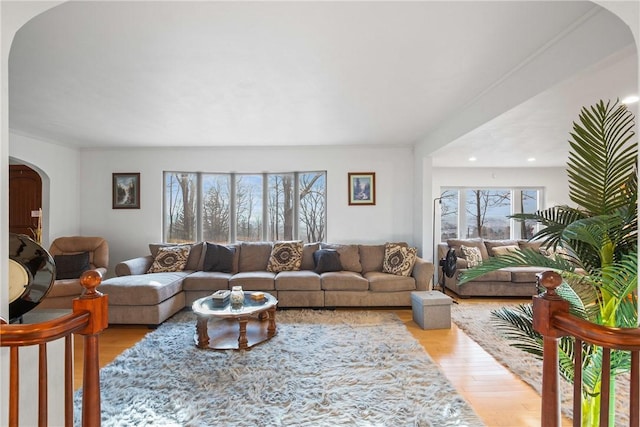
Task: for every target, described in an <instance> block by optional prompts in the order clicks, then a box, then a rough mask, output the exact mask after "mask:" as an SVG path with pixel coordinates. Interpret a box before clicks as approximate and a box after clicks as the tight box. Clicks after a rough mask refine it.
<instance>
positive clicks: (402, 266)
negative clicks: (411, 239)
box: [382, 243, 417, 277]
mask: <svg viewBox="0 0 640 427" xmlns="http://www.w3.org/2000/svg"><path fill="white" fill-rule="evenodd" d="M416 254H417V249H416V248H408V247H407V246H404V245H402V244H398V243H387V244H386V245H385V248H384V260H383V261H382V272H383V273H390V274H395V275H396V276H405V277H409V276H410V275H411V272H412V271H413V265H414V264H415V263H416V256H417V255H416Z"/></svg>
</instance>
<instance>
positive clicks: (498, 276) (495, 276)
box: [458, 269, 511, 287]
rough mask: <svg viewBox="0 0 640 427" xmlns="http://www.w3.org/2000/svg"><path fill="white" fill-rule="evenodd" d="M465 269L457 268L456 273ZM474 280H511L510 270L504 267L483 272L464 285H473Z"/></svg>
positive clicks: (460, 272)
mask: <svg viewBox="0 0 640 427" xmlns="http://www.w3.org/2000/svg"><path fill="white" fill-rule="evenodd" d="M464 271H465V270H464V269H462V270H458V275H460V274H462V273H463V272H464ZM474 282H511V272H510V271H507V270H506V269H500V270H496V271H491V272H489V273H486V274H483V275H482V276H480V277H478V278H476V279H473V282H469V283H467V284H464V285H462V286H463V287H464V286H473V283H474Z"/></svg>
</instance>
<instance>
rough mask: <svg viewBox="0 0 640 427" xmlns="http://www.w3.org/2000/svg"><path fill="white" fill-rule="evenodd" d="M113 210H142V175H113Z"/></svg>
mask: <svg viewBox="0 0 640 427" xmlns="http://www.w3.org/2000/svg"><path fill="white" fill-rule="evenodd" d="M112 208H113V209H140V174H139V173H114V174H113V205H112Z"/></svg>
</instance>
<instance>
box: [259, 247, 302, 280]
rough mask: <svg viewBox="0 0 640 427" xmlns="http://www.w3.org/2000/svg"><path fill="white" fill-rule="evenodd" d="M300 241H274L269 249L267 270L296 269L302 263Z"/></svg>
mask: <svg viewBox="0 0 640 427" xmlns="http://www.w3.org/2000/svg"><path fill="white" fill-rule="evenodd" d="M302 248H303V244H302V242H276V243H274V244H273V249H271V256H270V257H269V263H268V264H267V271H271V272H273V273H277V272H279V271H298V270H300V265H301V264H302Z"/></svg>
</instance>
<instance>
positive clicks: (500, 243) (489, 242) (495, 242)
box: [484, 240, 518, 256]
mask: <svg viewBox="0 0 640 427" xmlns="http://www.w3.org/2000/svg"><path fill="white" fill-rule="evenodd" d="M484 245H485V246H486V247H487V253H488V254H489V256H496V254H494V253H493V248H497V247H500V246H518V241H517V240H485V241H484Z"/></svg>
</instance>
